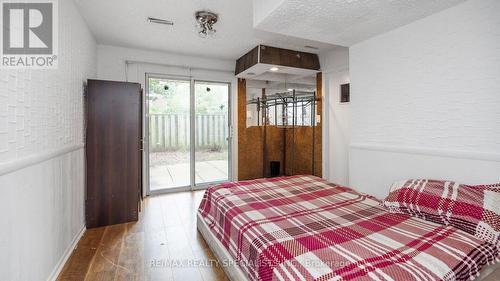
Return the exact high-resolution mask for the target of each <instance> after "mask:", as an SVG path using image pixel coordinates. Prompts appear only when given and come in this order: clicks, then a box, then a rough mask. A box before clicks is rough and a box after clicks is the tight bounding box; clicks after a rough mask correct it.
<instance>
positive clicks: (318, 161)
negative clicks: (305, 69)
mask: <svg viewBox="0 0 500 281" xmlns="http://www.w3.org/2000/svg"><path fill="white" fill-rule="evenodd" d="M316 98H317V100H316V114H317V115H319V116H320V119H321V120H319V121H320V122H319V123H318V124H317V125H316V126H315V127H314V134H315V136H314V139H315V144H314V154H315V157H314V159H315V160H314V161H315V164H314V175H315V176H318V177H322V176H323V166H322V164H323V159H322V156H323V74H322V73H321V72H320V73H318V74H317V75H316Z"/></svg>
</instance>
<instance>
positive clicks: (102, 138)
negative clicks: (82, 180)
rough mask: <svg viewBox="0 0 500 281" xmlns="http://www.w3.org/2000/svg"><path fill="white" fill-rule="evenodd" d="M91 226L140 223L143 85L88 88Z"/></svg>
mask: <svg viewBox="0 0 500 281" xmlns="http://www.w3.org/2000/svg"><path fill="white" fill-rule="evenodd" d="M87 89H88V90H87V135H86V156H87V197H86V220H87V227H89V228H91V227H98V226H105V225H110V224H118V223H124V222H129V221H136V220H137V219H138V208H139V200H138V194H139V192H140V190H141V179H140V177H141V166H142V165H141V161H142V159H141V157H140V156H141V153H140V149H141V147H140V140H141V134H142V133H141V122H142V119H141V87H140V84H137V83H125V82H112V81H100V80H89V81H88V85H87Z"/></svg>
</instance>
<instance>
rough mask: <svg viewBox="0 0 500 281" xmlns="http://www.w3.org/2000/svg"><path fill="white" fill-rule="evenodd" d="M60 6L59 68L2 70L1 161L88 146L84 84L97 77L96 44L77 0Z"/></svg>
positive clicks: (0, 106)
mask: <svg viewBox="0 0 500 281" xmlns="http://www.w3.org/2000/svg"><path fill="white" fill-rule="evenodd" d="M59 6H60V7H59V69H57V70H5V69H2V70H0V163H4V162H9V161H12V160H15V159H19V158H22V157H25V156H28V155H32V154H36V153H39V152H42V151H45V150H50V149H56V148H60V147H62V146H67V145H73V144H80V143H82V142H83V140H82V138H83V137H82V135H83V134H82V132H83V83H84V81H86V79H87V78H93V77H95V75H96V47H95V41H94V39H93V36H92V35H91V34H90V32H89V30H88V29H87V26H86V25H85V23H84V22H83V20H82V18H81V17H80V15H79V14H78V11H77V10H76V8H75V6H74V4H73V1H72V0H70V1H68V0H64V1H59Z"/></svg>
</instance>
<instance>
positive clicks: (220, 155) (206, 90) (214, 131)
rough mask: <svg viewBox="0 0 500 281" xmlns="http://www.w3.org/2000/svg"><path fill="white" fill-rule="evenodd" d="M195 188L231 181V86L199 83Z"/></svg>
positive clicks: (197, 86)
mask: <svg viewBox="0 0 500 281" xmlns="http://www.w3.org/2000/svg"><path fill="white" fill-rule="evenodd" d="M194 93H195V112H196V114H195V120H196V122H195V155H194V159H195V165H194V166H195V185H202V184H207V183H212V182H220V181H227V180H229V133H230V132H229V126H228V124H229V123H228V122H229V121H228V120H229V95H228V93H229V85H228V84H227V83H214V82H201V81H196V82H195V87H194Z"/></svg>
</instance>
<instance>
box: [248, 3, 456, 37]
mask: <svg viewBox="0 0 500 281" xmlns="http://www.w3.org/2000/svg"><path fill="white" fill-rule="evenodd" d="M268 1H272V4H269V3H265V4H263V3H264V2H263V1H262V0H254V4H255V6H254V11H255V13H256V15H258V16H256V17H255V22H254V26H255V28H257V29H260V30H265V31H269V32H276V33H280V34H285V35H289V36H295V37H300V38H307V39H310V40H317V41H321V42H324V43H330V44H336V45H341V46H351V45H353V44H355V43H358V42H361V41H363V40H366V39H368V38H370V37H373V36H375V35H378V34H381V33H383V32H386V31H389V30H392V29H395V28H397V27H400V26H403V25H405V24H408V23H410V22H412V21H415V20H417V19H420V18H424V17H426V16H429V15H431V14H434V13H437V12H439V11H441V10H444V9H446V8H449V7H452V6H454V5H456V4H459V3H461V2H464V1H465V0H308V1H303V0H268ZM266 9H267V10H266Z"/></svg>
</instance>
